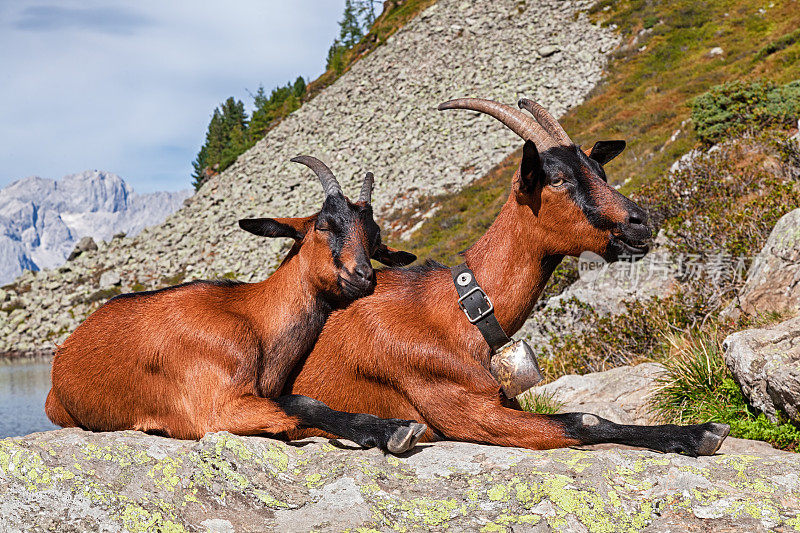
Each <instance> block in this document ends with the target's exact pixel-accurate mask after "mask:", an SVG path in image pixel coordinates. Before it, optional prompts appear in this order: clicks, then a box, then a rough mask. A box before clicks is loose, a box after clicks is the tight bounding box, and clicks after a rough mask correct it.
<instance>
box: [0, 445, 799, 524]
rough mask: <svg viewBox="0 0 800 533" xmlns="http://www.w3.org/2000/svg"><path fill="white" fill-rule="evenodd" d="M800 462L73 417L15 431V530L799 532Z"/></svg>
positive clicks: (2, 452)
mask: <svg viewBox="0 0 800 533" xmlns="http://www.w3.org/2000/svg"><path fill="white" fill-rule="evenodd" d="M776 454H779V455H776ZM798 472H800V455H798V454H792V453H788V452H775V454H769V455H766V456H760V455H738V454H736V455H719V454H718V455H716V456H711V457H701V458H697V459H693V458H690V457H685V456H680V455H675V454H658V453H654V452H649V451H640V450H622V449H613V450H600V451H586V450H575V449H560V450H551V451H529V450H523V449H518V448H502V447H495V446H482V445H476V444H467V443H458V442H440V443H435V444H426V445H421V446H419V447H418V448H416V449H415V450H413V451H412V452H410V453H409V454H407V456H405V457H394V456H387V455H384V454H383V453H381V452H380V451H378V450H375V449H372V450H363V449H360V448H356V447H354V446H351V445H349V444H348V443H346V442H339V441H327V440H324V439H308V440H305V441H301V442H295V443H284V442H280V441H274V440H270V439H266V438H260V437H238V436H234V435H231V434H228V433H216V434H209V435H206V437H205V438H203V439H202V440H200V441H179V440H173V439H166V438H162V437H156V436H150V435H145V434H142V433H138V432H129V431H127V432H118V433H88V432H84V431H82V430H79V429H65V430H59V431H51V432H46V433H37V434H33V435H29V436H27V437H18V438H9V439H4V440H0V517H2V518H0V524H2V528H0V529H3V530H4V531H33V532H36V531H121V530H125V531H171V532H181V531H226V532H246V531H268V530H277V531H309V530H311V529H314V530H321V531H341V530H344V529H351V530H356V529H358V530H359V531H361V530H364V531H430V530H444V529H450V530H454V531H464V530H468V531H477V530H483V531H509V530H512V531H552V530H558V531H564V530H567V531H640V530H647V531H690V530H691V531H718V530H731V529H742V530H747V531H763V530H765V529H771V528H779V529H780V530H784V531H785V530H790V529H793V528H797V527H798V524H800V477H799V476H798ZM362 528H363V529H362Z"/></svg>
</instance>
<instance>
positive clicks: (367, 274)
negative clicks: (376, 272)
mask: <svg viewBox="0 0 800 533" xmlns="http://www.w3.org/2000/svg"><path fill="white" fill-rule="evenodd" d="M353 274H355V275H356V276H358V277H359V278H361V279H363V280H365V281H369V280H370V279H372V267H369V266H363V265H361V266H357V267H356V268H355V270H354V271H353Z"/></svg>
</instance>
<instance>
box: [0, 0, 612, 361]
mask: <svg viewBox="0 0 800 533" xmlns="http://www.w3.org/2000/svg"><path fill="white" fill-rule="evenodd" d="M591 4H592V2H590V1H584V0H578V1H555V0H548V1H543V2H537V3H535V4H534V3H525V2H518V1H516V0H501V1H489V0H481V1H477V2H460V1H456V0H442V1H440V2H438V3H437V4H435V5H434V6H432V7H430V8H428V9H427V10H425V11H424V12H423V13H421V14H420V15H419V16H418V17H417V18H416V19H414V20H412V21H411V22H410V23H409V24H407V25H406V26H405V27H404V28H403V29H401V30H400V31H398V32H397V33H396V34H394V35H393V36H392V37H391V38H390V39H389V40H388V42H387V43H386V44H385V45H383V46H381V47H380V48H378V49H376V50H375V51H374V52H372V53H371V54H370V55H368V56H366V57H365V58H363V59H362V60H360V61H358V62H357V63H356V64H355V65H354V66H353V67H352V68H351V69H350V70H349V71H348V72H347V73H346V74H345V75H343V76H342V77H341V78H339V79H338V80H337V81H336V82H335V83H334V84H333V85H331V86H330V87H328V88H327V89H325V90H324V91H323V92H322V93H320V94H319V95H318V96H317V97H315V98H314V99H313V100H311V101H310V102H308V103H306V104H305V105H304V106H303V107H302V108H301V109H300V110H298V111H297V112H295V113H294V114H292V115H291V116H289V117H288V118H287V119H285V120H284V121H283V122H281V124H279V125H278V126H277V127H276V128H274V129H273V130H271V131H270V132H269V133H268V134H267V136H266V137H265V138H264V139H263V140H262V141H260V142H259V143H258V144H257V145H256V146H255V147H254V148H253V149H251V150H250V151H248V152H247V153H245V154H244V155H243V156H242V157H240V158H239V160H238V161H237V162H236V163H235V164H234V165H233V166H232V167H230V168H229V169H227V170H226V171H225V172H223V173H222V174H220V175H219V176H217V177H215V178H214V179H213V180H212V181H211V182H209V183H208V184H207V185H205V186H204V187H203V188H202V189H201V190H200V191H199V193H198V194H196V195H195V197H194V198H193V200H192V203H191V205H190V206H188V207H187V208H185V209H182V210H181V211H179V212H178V213H176V214H175V215H173V216H171V217H170V218H168V219H167V221H166V222H165V223H164V224H161V225H160V226H158V227H155V228H152V229H148V230H146V231H144V232H142V233H141V234H140V235H139V236H137V237H136V238H134V239H117V240H114V241H113V242H111V243H109V244H108V245H105V246H101V248H100V250H99V251H98V252H97V253H95V254H84V256H81V257H79V258H78V259H77V260H76V261H74V262H72V263H70V264H68V265H65V266H64V267H61V268H60V269H58V270H55V271H48V272H42V273H39V274H36V275H34V274H26V275H24V276H22V277H21V278H19V279H18V280H17V281H16V282H15V284H14V285H13V286H11V287H6V288H4V290H3V292H0V302H2V304H0V305H2V307H0V308H1V309H3V310H4V311H2V312H0V314H1V313H5V314H6V316H5V317H4V319H2V318H0V324H2V325H1V326H0V327H2V331H0V352H2V351H10V350H32V349H35V348H46V349H49V348H52V346H53V344H52V343H53V342H54V341H58V340H60V339H63V338H64V337H65V335H66V334H67V332H69V331H71V330H72V329H73V328H74V327H75V326H77V324H78V323H79V322H80V320H82V319H83V318H84V317H85V316H86V315H87V314H88V313H89V312H90V311H91V310H92V309H94V308H95V307H96V306H97V305H99V302H100V301H102V300H103V299H105V298H107V297H108V296H111V295H113V294H116V293H119V292H121V291H130V290H141V289H145V288H154V287H158V286H162V285H164V284H168V283H175V282H178V281H181V280H184V279H195V278H208V277H216V276H226V277H236V278H239V279H242V280H246V281H247V280H257V279H261V278H263V277H265V276H267V275H268V274H269V272H270V270H271V269H272V268H273V267H274V266H275V265H276V263H277V261H278V258H279V257H280V256H281V254H282V253H283V252H284V251H285V249H286V247H287V245H288V243H286V242H277V241H276V242H269V241H266V240H263V239H257V238H254V237H252V236H250V235H248V234H246V233H244V232H242V231H241V230H239V229H238V228H237V226H236V220H237V219H238V218H242V217H248V216H255V215H261V216H270V215H271V216H294V215H306V214H309V213H311V212H313V211H314V210H315V209H317V208H318V204H319V202H320V200H321V198H322V195H321V193H320V191H319V185H318V183H317V182H316V180H314V179H312V177H311V175H310V173H309V172H308V169H305V168H303V167H301V166H299V165H296V164H293V163H290V162H289V159H290V158H291V157H293V156H295V155H297V154H300V153H307V154H313V155H315V156H317V157H319V158H321V159H323V160H324V161H326V162H328V163H329V164H330V166H331V167H332V169H333V170H334V171H335V172H336V174H337V175H338V176H339V178H340V181H342V183H343V185H344V187H345V189H346V190H347V191H350V192H351V193H352V194H355V192H356V189H357V183H358V181H359V180H360V179H361V176H362V175H363V172H364V171H366V170H370V171H373V172H374V173H375V176H376V190H375V194H374V198H375V202H374V203H375V206H376V212H377V213H378V214H379V216H380V215H381V214H384V215H385V214H386V213H387V212H389V210H390V209H393V208H399V207H404V206H410V205H412V204H413V202H414V201H415V199H416V198H418V197H420V196H421V195H431V194H437V193H441V192H444V191H452V190H457V189H458V188H460V187H462V186H464V185H465V184H468V183H470V182H471V181H472V180H473V179H475V178H477V177H479V176H482V175H483V174H485V173H486V172H487V171H488V170H489V169H491V168H492V167H493V166H494V165H495V164H497V163H498V162H500V161H501V160H502V159H503V158H504V157H505V156H506V155H507V154H508V153H510V152H511V151H512V150H513V149H514V148H516V147H517V146H518V145H519V142H518V139H517V138H515V136H514V135H513V134H512V133H510V132H509V131H507V130H505V129H504V128H502V127H501V126H500V125H499V124H497V122H496V121H494V120H492V119H490V118H488V117H484V116H478V115H477V114H471V113H467V112H463V113H448V114H445V113H439V112H437V111H435V106H436V105H437V104H438V103H439V102H441V101H444V100H446V99H449V98H452V97H456V96H483V97H489V98H495V99H498V100H501V101H506V102H515V101H516V99H517V98H518V97H519V96H522V95H525V96H528V97H532V98H535V99H537V100H538V101H540V102H542V103H543V104H544V105H546V106H547V107H548V108H550V109H551V110H552V111H553V112H554V113H555V114H556V115H559V114H561V113H563V112H564V111H565V110H566V109H567V108H569V107H570V106H574V105H576V104H578V103H579V102H581V101H582V99H583V98H584V97H585V96H586V95H587V93H588V92H589V90H590V89H591V88H592V87H593V86H594V85H595V84H596V83H597V81H598V80H599V79H600V77H601V74H602V71H603V67H604V65H605V61H606V56H607V54H608V53H609V52H610V51H611V50H612V49H613V48H614V47H615V46H616V44H617V42H618V37H617V36H616V35H615V34H614V33H613V31H612V28H603V27H599V26H595V25H593V24H591V23H590V22H589V20H588V18H587V16H586V15H585V13H584V10H585V9H586V8H588V6H589V5H591ZM467 50H468V51H469V53H466V51H467ZM108 271H112V272H115V273H116V275H109V276H105V278H103V277H102V274H103V273H104V272H108ZM101 279H105V280H106V281H107V282H108V284H107V285H105V286H104V285H103V284H101Z"/></svg>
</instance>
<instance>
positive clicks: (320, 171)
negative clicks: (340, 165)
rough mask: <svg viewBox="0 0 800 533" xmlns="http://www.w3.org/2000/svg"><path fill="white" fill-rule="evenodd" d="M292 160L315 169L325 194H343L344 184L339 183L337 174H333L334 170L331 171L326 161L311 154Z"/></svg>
mask: <svg viewBox="0 0 800 533" xmlns="http://www.w3.org/2000/svg"><path fill="white" fill-rule="evenodd" d="M291 161H292V162H293V163H300V164H301V165H305V166H307V167H308V168H310V169H311V170H313V171H314V174H316V175H317V177H318V178H319V181H320V183H322V188H323V190H324V191H325V196H331V195H333V194H342V186H341V185H339V182H338V181H337V180H336V176H334V175H333V172H331V169H329V168H328V167H327V165H325V163H323V162H322V161H320V160H319V159H317V158H316V157H311V156H310V155H299V156H297V157H294V158H292V159H291Z"/></svg>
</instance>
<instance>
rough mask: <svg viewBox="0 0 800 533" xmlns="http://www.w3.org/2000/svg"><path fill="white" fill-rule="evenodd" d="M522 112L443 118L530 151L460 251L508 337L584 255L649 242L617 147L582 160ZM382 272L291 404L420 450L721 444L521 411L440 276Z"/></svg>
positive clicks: (486, 106) (702, 448)
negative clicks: (305, 400)
mask: <svg viewBox="0 0 800 533" xmlns="http://www.w3.org/2000/svg"><path fill="white" fill-rule="evenodd" d="M519 106H520V107H521V108H523V109H525V110H527V111H529V112H530V113H531V114H532V115H533V118H531V117H530V116H528V115H527V114H526V113H525V112H524V111H522V110H520V109H515V108H513V107H510V106H507V105H503V104H500V103H497V102H493V101H490V100H482V99H476V98H465V99H459V100H452V101H449V102H445V103H444V104H442V105H440V106H439V109H468V110H473V111H479V112H482V113H486V114H488V115H491V116H492V117H494V118H496V119H498V120H500V121H501V122H502V123H503V124H505V125H506V126H507V127H509V128H510V129H511V130H512V131H514V132H515V133H516V134H517V135H519V136H520V137H522V139H523V140H524V146H523V150H522V160H521V162H520V164H519V167H518V169H517V171H516V172H515V174H514V177H513V180H512V183H511V192H510V194H509V197H508V200H507V201H506V203H505V205H504V206H503V208H502V209H501V211H500V213H499V215H498V216H497V219H496V220H495V221H494V223H493V224H492V225H491V227H490V228H489V229H488V230H487V231H486V233H485V234H484V235H483V236H482V237H481V238H480V239H479V240H478V242H476V243H475V244H474V245H473V246H471V247H470V248H469V249H468V250H467V251H466V252H465V253H464V260H465V263H466V265H467V266H468V267H469V268H470V269H471V270H472V272H473V273H474V277H475V279H476V280H477V282H478V283H479V284H480V286H481V287H482V288H483V291H485V293H486V294H487V295H488V297H489V298H490V299H491V301H492V303H493V304H494V314H495V317H496V319H497V321H498V323H499V325H500V327H502V329H503V330H504V332H505V333H506V334H507V335H512V334H513V333H515V332H516V331H518V330H519V328H520V327H522V324H523V323H524V322H525V320H526V319H527V318H528V315H529V314H530V312H531V310H532V309H533V305H534V303H535V302H536V300H537V299H538V297H539V295H540V294H541V292H542V290H543V289H544V287H545V284H546V283H547V280H548V278H549V277H550V276H551V274H552V273H553V270H554V269H555V268H556V266H557V265H558V264H559V263H560V262H561V260H562V259H563V258H564V256H567V255H571V256H578V255H580V254H581V253H583V252H585V251H592V252H594V253H596V254H599V255H601V256H602V257H604V258H606V260H608V261H615V260H618V259H619V258H620V257H621V256H623V255H635V254H639V255H643V254H644V253H645V252H646V251H647V249H648V248H647V241H648V239H649V238H650V229H649V227H648V226H647V215H646V213H645V212H644V211H643V210H642V209H641V208H639V207H638V206H637V205H636V204H635V203H633V202H632V201H631V200H629V199H628V198H626V197H625V196H623V195H622V194H620V193H619V192H618V191H616V190H615V189H614V188H613V187H611V186H610V185H609V184H608V183H607V182H606V175H605V172H604V170H603V165H604V164H605V163H607V162H608V161H610V160H611V159H613V158H614V157H616V156H617V155H618V154H619V153H620V152H621V151H622V150H623V148H624V147H625V143H624V141H599V142H597V143H596V144H595V145H594V146H593V147H592V149H591V150H589V151H588V152H587V153H584V152H583V151H581V150H580V149H579V148H578V147H577V146H575V145H574V144H573V143H572V141H571V140H570V138H569V136H568V135H567V134H566V132H565V131H564V129H563V128H562V127H561V125H560V124H559V123H558V121H556V120H555V118H553V117H552V116H551V115H550V114H549V113H548V112H547V111H546V110H545V109H544V108H543V107H542V106H540V105H539V104H536V103H535V102H532V101H530V100H524V99H523V100H520V101H519ZM376 274H377V286H376V288H375V292H374V293H373V294H371V295H370V296H367V297H365V298H362V299H360V300H358V301H356V302H353V303H352V304H351V305H350V306H348V307H347V308H345V309H342V310H339V311H336V312H334V313H333V314H332V315H331V317H330V318H329V320H328V323H327V324H326V326H325V330H324V331H323V333H322V335H321V336H320V338H319V340H318V342H317V344H316V345H315V347H314V349H313V350H312V351H311V353H310V354H309V356H308V358H307V359H306V360H305V362H304V363H303V365H302V366H301V367H298V369H297V372H296V375H295V376H294V377H293V379H292V380H291V382H290V386H289V387H288V388H287V389H286V392H291V393H294V394H307V395H310V396H314V397H315V398H319V399H320V400H322V401H324V402H326V403H327V404H328V405H330V406H331V407H333V408H335V409H341V410H345V411H353V412H367V413H372V414H374V415H377V416H382V417H398V418H403V419H413V420H419V421H422V422H425V423H426V424H428V426H429V427H430V429H429V430H428V432H427V433H426V435H425V439H427V440H434V439H452V440H461V441H471V442H482V443H490V444H498V445H504V446H521V447H525V448H533V449H544V448H557V447H564V446H572V445H581V444H595V443H604V442H611V443H620V444H627V445H632V446H642V447H647V448H652V449H655V450H660V451H664V452H682V453H686V454H689V455H693V456H696V455H707V454H713V453H714V452H716V450H717V449H718V448H719V446H720V445H721V443H722V441H723V440H724V438H725V437H726V436H727V434H728V431H729V428H728V426H726V425H724V424H716V423H706V424H700V425H693V426H676V425H662V426H629V425H619V424H615V423H613V422H611V421H609V420H605V419H603V418H600V417H598V416H595V415H592V414H587V413H568V414H559V415H542V414H534V413H528V412H524V411H522V410H521V409H520V406H519V403H518V402H517V401H516V399H515V398H508V397H506V396H505V394H504V393H503V392H502V390H501V389H500V386H499V384H498V382H497V381H496V380H495V378H494V377H493V375H492V374H491V372H490V360H491V357H492V350H491V349H490V346H489V344H488V343H487V341H486V340H485V339H484V337H483V336H482V334H481V333H480V332H479V330H478V328H476V327H475V326H474V325H473V324H472V323H471V322H470V321H469V320H468V318H467V316H465V313H464V312H462V310H461V309H460V308H459V305H458V299H459V294H458V292H457V290H456V288H455V286H454V280H453V275H452V273H451V270H450V269H449V268H448V267H446V266H444V265H441V264H438V263H434V262H428V263H426V264H424V265H422V266H419V267H410V268H406V269H399V268H390V269H384V270H378V271H377V272H376ZM311 433H314V432H311V431H302V432H299V433H298V434H297V436H301V435H305V434H311Z"/></svg>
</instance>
